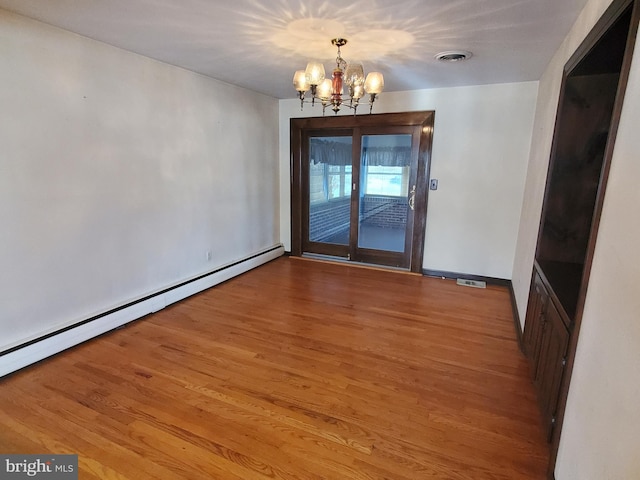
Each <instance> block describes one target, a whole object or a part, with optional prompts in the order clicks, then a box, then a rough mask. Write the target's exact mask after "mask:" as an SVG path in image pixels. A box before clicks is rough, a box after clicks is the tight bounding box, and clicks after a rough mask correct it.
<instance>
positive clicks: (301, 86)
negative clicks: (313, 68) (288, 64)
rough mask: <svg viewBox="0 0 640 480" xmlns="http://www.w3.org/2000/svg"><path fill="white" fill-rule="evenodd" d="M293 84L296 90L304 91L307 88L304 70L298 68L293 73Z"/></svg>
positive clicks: (307, 83)
mask: <svg viewBox="0 0 640 480" xmlns="http://www.w3.org/2000/svg"><path fill="white" fill-rule="evenodd" d="M293 86H294V87H295V89H296V91H298V92H306V91H307V90H309V86H310V85H309V82H307V76H306V74H305V72H304V70H298V71H297V72H296V73H295V74H294V75H293Z"/></svg>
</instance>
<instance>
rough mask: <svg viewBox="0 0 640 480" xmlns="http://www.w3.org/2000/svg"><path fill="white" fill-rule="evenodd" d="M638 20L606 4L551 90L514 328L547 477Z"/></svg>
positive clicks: (637, 6)
mask: <svg viewBox="0 0 640 480" xmlns="http://www.w3.org/2000/svg"><path fill="white" fill-rule="evenodd" d="M639 22H640V0H613V1H612V3H611V5H610V6H609V8H607V10H606V12H605V13H604V15H603V16H602V18H601V19H600V20H599V21H598V22H597V24H596V25H595V26H594V28H593V30H592V31H591V33H589V35H588V36H587V38H585V40H584V42H583V43H582V44H581V45H580V47H578V49H577V50H576V52H575V53H574V54H573V55H572V57H571V58H570V59H569V61H568V62H567V63H566V65H565V68H564V73H563V77H562V85H561V87H560V98H559V101H558V111H557V115H556V124H555V131H554V135H553V144H552V146H551V156H550V159H549V169H548V172H547V183H546V187H545V197H544V202H543V206H542V215H541V217H540V228H539V231H538V241H537V245H536V252H535V260H534V265H533V274H532V278H531V287H530V290H529V303H528V306H527V313H526V318H525V327H524V334H523V349H524V352H525V354H526V355H527V357H528V358H529V360H530V365H531V375H532V378H533V383H534V385H535V387H536V391H537V395H538V401H539V404H540V410H541V412H542V418H543V421H544V425H545V428H546V432H547V435H548V438H549V441H550V444H551V452H550V453H551V455H550V461H549V477H550V478H553V472H554V467H555V461H556V456H557V453H558V446H559V444H560V435H561V433H562V422H563V419H564V413H565V408H566V404H567V397H568V393H569V385H570V382H571V372H572V370H573V364H574V360H575V354H576V349H577V345H578V337H579V334H580V326H581V323H582V313H583V309H584V305H585V299H586V294H587V287H588V284H589V275H590V270H591V263H592V261H593V255H594V251H595V245H596V241H597V237H598V226H599V222H600V214H601V212H602V206H603V202H604V195H605V191H606V186H607V178H608V175H609V169H610V166H611V160H612V156H613V149H614V145H615V137H616V132H617V126H618V122H619V120H620V112H621V110H622V105H623V100H624V92H625V88H626V85H627V81H628V78H629V66H630V64H631V58H632V55H633V48H634V45H635V43H636V34H637V31H638V23H639ZM601 321H606V319H601Z"/></svg>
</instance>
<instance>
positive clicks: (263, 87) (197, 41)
mask: <svg viewBox="0 0 640 480" xmlns="http://www.w3.org/2000/svg"><path fill="white" fill-rule="evenodd" d="M586 2H587V0H393V1H382V0H355V1H351V2H348V1H342V2H339V1H337V0H224V1H222V0H81V1H79V0H0V8H5V9H7V10H10V11H13V12H16V13H19V14H22V15H25V16H28V17H31V18H34V19H37V20H40V21H43V22H46V23H49V24H52V25H56V26H58V27H61V28H64V29H66V30H70V31H72V32H76V33H78V34H80V35H84V36H87V37H90V38H93V39H96V40H100V41H102V42H105V43H108V44H111V45H115V46H117V47H120V48H123V49H126V50H130V51H132V52H136V53H139V54H141V55H145V56H147V57H151V58H155V59H157V60H160V61H163V62H166V63H169V64H172V65H177V66H180V67H183V68H186V69H188V70H192V71H195V72H199V73H201V74H203V75H207V76H210V77H213V78H217V79H219V80H222V81H225V82H229V83H233V84H236V85H239V86H242V87H245V88H249V89H251V90H255V91H258V92H261V93H265V94H267V95H271V96H273V97H277V98H294V97H295V96H296V92H295V90H294V88H293V85H292V83H291V80H292V77H293V73H294V71H295V70H298V69H304V67H305V65H306V63H307V61H308V60H311V59H320V60H322V61H323V62H324V64H325V69H326V70H327V71H328V72H330V71H331V68H332V66H333V65H335V63H334V62H335V56H336V50H335V47H333V46H332V45H331V39H332V38H334V37H343V38H346V39H347V40H348V41H349V43H348V44H347V45H346V46H344V47H343V48H342V56H343V57H344V58H345V60H347V61H350V60H358V61H361V62H362V63H363V64H364V68H365V73H366V72H368V71H372V70H378V71H381V72H382V73H383V74H384V77H385V91H401V90H417V89H422V88H437V87H445V86H446V87H449V86H462V85H483V84H489V83H503V82H520V81H528V80H538V79H539V78H540V76H541V74H542V72H543V71H544V69H545V67H546V65H547V63H548V62H549V60H550V59H551V56H552V55H553V53H554V52H555V51H556V50H557V48H558V46H559V45H560V42H561V41H562V40H563V38H564V37H565V36H566V34H567V33H568V31H569V29H570V28H571V25H572V24H573V23H574V21H575V20H576V18H577V16H578V14H579V13H580V11H581V9H582V8H583V7H584V5H585V4H586ZM457 49H462V50H468V51H471V52H472V53H473V56H472V57H471V58H470V59H469V60H467V61H464V62H453V63H444V62H440V61H438V60H435V59H434V55H435V54H436V53H438V52H441V51H446V50H457Z"/></svg>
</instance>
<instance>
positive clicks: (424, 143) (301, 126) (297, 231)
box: [290, 111, 435, 273]
mask: <svg viewBox="0 0 640 480" xmlns="http://www.w3.org/2000/svg"><path fill="white" fill-rule="evenodd" d="M434 118H435V112H434V111H420V112H405V113H381V114H371V115H357V116H355V115H349V116H346V115H345V116H336V117H308V118H292V119H291V120H290V144H291V156H290V168H291V177H290V187H291V255H293V256H302V254H303V253H304V252H303V245H302V244H303V235H304V231H305V230H304V225H303V221H302V219H303V215H302V211H303V208H304V205H305V197H304V195H305V190H304V188H303V185H304V184H305V183H304V179H303V175H302V173H303V168H302V159H303V158H305V150H304V148H305V142H304V141H303V139H304V137H305V132H306V131H308V130H315V131H318V130H326V131H327V132H330V131H332V130H333V131H336V130H340V129H356V128H365V129H370V128H378V127H394V126H414V127H415V126H420V127H422V128H421V129H420V143H419V148H418V170H417V178H416V196H415V210H414V225H413V237H412V250H411V258H410V265H409V271H411V272H415V273H422V259H423V255H424V239H425V228H426V220H427V200H428V191H429V188H428V179H429V170H430V165H431V147H432V142H433V125H434Z"/></svg>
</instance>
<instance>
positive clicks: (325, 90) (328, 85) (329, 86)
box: [317, 78, 333, 101]
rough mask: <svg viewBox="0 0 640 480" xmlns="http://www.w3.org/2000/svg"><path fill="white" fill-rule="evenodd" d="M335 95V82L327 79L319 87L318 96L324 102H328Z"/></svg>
mask: <svg viewBox="0 0 640 480" xmlns="http://www.w3.org/2000/svg"><path fill="white" fill-rule="evenodd" d="M332 93H333V82H331V80H330V79H329V78H325V79H324V80H323V81H322V83H321V84H320V85H318V90H317V96H318V98H319V99H320V100H322V101H327V100H329V99H330V98H331V94H332Z"/></svg>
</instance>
